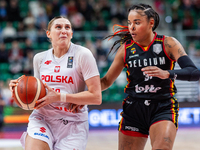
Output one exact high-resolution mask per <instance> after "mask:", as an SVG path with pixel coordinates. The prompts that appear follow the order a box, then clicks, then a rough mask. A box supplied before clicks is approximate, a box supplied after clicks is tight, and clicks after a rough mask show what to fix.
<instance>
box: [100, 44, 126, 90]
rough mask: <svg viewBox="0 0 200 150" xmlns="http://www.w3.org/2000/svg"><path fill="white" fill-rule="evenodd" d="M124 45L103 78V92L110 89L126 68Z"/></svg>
mask: <svg viewBox="0 0 200 150" xmlns="http://www.w3.org/2000/svg"><path fill="white" fill-rule="evenodd" d="M123 59H124V45H122V46H121V47H120V48H119V49H118V51H117V53H116V55H115V59H114V60H113V63H112V64H111V66H110V68H109V69H108V72H107V73H106V75H105V76H104V77H103V78H101V90H102V91H104V90H106V89H107V88H109V87H110V86H111V85H112V84H113V82H114V81H115V80H116V79H117V77H118V76H119V75H120V73H121V72H122V70H123V68H124V60H123Z"/></svg>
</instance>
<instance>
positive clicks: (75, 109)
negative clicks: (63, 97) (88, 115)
mask: <svg viewBox="0 0 200 150" xmlns="http://www.w3.org/2000/svg"><path fill="white" fill-rule="evenodd" d="M83 107H84V105H77V104H73V103H70V104H69V109H68V110H69V111H70V112H73V113H78V110H80V109H82V108H83Z"/></svg>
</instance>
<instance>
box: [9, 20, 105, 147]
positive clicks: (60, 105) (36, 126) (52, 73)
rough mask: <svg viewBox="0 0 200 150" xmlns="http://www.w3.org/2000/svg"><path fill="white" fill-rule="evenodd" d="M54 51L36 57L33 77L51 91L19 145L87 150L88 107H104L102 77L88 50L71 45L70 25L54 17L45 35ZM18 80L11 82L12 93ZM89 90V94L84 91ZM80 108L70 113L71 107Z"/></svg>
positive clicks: (30, 122)
mask: <svg viewBox="0 0 200 150" xmlns="http://www.w3.org/2000/svg"><path fill="white" fill-rule="evenodd" d="M46 33H47V37H48V38H49V39H50V41H51V43H52V48H51V49H49V50H47V51H44V52H41V53H38V54H36V55H35V56H34V60H33V64H34V76H35V77H37V78H39V79H41V80H42V81H43V83H45V86H46V88H47V90H48V92H47V95H46V96H45V97H43V98H42V99H40V100H38V101H37V103H39V105H38V106H37V107H36V108H35V109H34V110H33V112H32V114H31V115H30V117H29V123H28V128H27V132H24V133H23V135H22V137H21V139H20V141H21V143H22V146H23V147H24V148H25V149H26V150H36V149H37V150H85V148H86V144H87V138H88V128H89V125H88V110H87V105H100V104H101V101H102V100H101V97H102V96H101V87H100V77H99V72H98V69H97V65H96V61H95V59H94V57H93V55H92V53H91V52H90V50H89V49H87V48H84V47H82V46H79V45H76V44H73V43H72V42H71V39H72V35H73V31H72V26H71V23H70V21H69V20H68V19H66V18H64V17H55V18H53V19H52V20H51V21H50V22H49V24H48V29H47V31H46ZM17 82H18V81H17V80H11V81H10V84H9V86H10V89H11V91H12V87H14V86H16V84H17ZM86 86H87V89H88V90H85V89H86ZM72 103H73V104H76V106H80V105H82V106H83V107H79V108H78V107H77V108H78V109H77V108H76V110H78V111H77V112H76V113H73V112H71V110H72V108H71V106H72V105H71V104H72Z"/></svg>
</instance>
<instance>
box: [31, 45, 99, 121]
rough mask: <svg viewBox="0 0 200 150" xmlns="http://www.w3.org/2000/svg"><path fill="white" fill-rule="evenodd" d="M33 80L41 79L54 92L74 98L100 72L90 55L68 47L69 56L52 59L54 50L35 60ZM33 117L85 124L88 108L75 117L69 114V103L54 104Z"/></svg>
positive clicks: (81, 50) (89, 52)
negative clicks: (61, 119)
mask: <svg viewBox="0 0 200 150" xmlns="http://www.w3.org/2000/svg"><path fill="white" fill-rule="evenodd" d="M33 63H34V76H35V77H37V78H39V79H41V80H42V81H43V83H46V84H47V85H48V86H49V87H51V88H53V89H54V90H55V91H56V92H60V93H68V94H75V93H78V92H81V91H84V90H85V89H86V84H85V81H86V80H87V79H89V78H91V77H94V76H98V75H99V71H98V68H97V65H96V61H95V59H94V57H93V55H92V53H91V51H90V50H89V49H87V48H84V47H82V46H79V45H76V44H73V43H71V45H70V48H69V50H68V52H67V53H66V54H65V55H64V56H63V57H62V58H59V59H57V60H56V59H55V56H54V55H53V48H52V49H49V50H47V51H44V52H41V53H38V54H36V55H35V56H34V61H33ZM33 113H40V114H42V115H45V116H48V117H54V118H64V119H66V120H70V121H85V120H88V109H87V105H85V106H84V107H83V109H81V110H80V111H79V112H78V113H71V112H68V103H63V102H56V103H51V104H49V105H46V106H44V107H42V108H40V109H38V110H34V111H33Z"/></svg>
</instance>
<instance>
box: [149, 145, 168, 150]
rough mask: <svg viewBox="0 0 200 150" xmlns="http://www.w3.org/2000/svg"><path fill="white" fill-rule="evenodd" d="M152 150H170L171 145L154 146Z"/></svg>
mask: <svg viewBox="0 0 200 150" xmlns="http://www.w3.org/2000/svg"><path fill="white" fill-rule="evenodd" d="M152 150H172V145H171V144H170V143H160V144H154V145H152Z"/></svg>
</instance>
